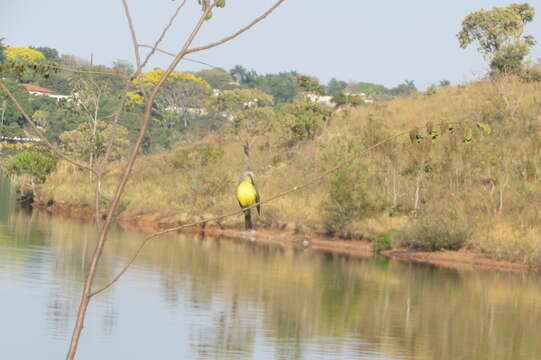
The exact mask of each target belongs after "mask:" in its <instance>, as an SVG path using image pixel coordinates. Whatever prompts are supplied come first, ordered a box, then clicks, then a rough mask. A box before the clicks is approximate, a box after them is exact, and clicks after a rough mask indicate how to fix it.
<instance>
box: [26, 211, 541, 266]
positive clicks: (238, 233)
mask: <svg viewBox="0 0 541 360" xmlns="http://www.w3.org/2000/svg"><path fill="white" fill-rule="evenodd" d="M33 207H34V208H35V209H37V210H39V211H45V212H47V213H49V214H51V215H54V216H63V217H70V218H78V219H84V220H89V221H91V220H93V219H94V209H93V208H91V207H90V206H78V205H74V204H68V203H62V202H49V203H44V202H36V203H34V204H33ZM208 217H211V216H210V215H206V216H205V217H200V218H194V217H190V216H188V215H185V214H179V215H175V216H164V215H162V214H159V213H150V214H134V213H130V212H128V211H124V212H122V213H120V214H119V216H118V217H117V221H116V223H117V225H118V226H120V227H122V228H126V229H137V230H141V231H144V232H147V233H151V232H155V231H160V230H165V229H168V228H173V227H177V226H180V225H183V224H189V223H193V222H197V221H200V220H202V219H203V218H208ZM242 227H243V223H242V219H241V217H240V215H239V216H238V217H232V218H229V219H228V220H227V221H221V222H215V221H210V222H208V223H204V224H202V225H200V226H193V227H187V228H185V229H183V230H181V231H186V232H199V233H204V234H205V235H209V236H212V237H218V238H225V239H231V240H244V241H248V242H255V243H257V244H268V245H274V246H282V247H294V248H299V249H306V250H311V251H317V252H325V253H331V254H335V255H339V256H347V257H351V258H368V257H371V256H374V251H373V249H372V242H371V241H370V240H369V239H364V240H361V239H352V240H344V239H340V238H336V237H328V236H325V235H324V234H322V233H318V232H317V231H310V229H309V228H306V227H305V228H300V227H295V226H292V225H291V224H290V225H289V227H288V226H279V225H278V224H274V226H265V225H264V224H260V227H259V230H258V231H256V232H248V231H245V230H243V228H242ZM378 254H379V255H380V256H384V257H388V258H391V259H395V260H399V261H407V262H416V263H424V264H432V265H436V266H441V267H445V268H452V269H456V270H459V271H472V270H491V271H504V272H521V273H541V267H540V266H532V265H528V264H523V263H515V262H510V261H501V260H494V259H490V258H486V257H483V256H481V255H479V254H477V253H475V252H472V251H469V250H466V249H461V250H459V251H449V250H443V251H435V252H428V251H416V250H412V249H390V250H383V251H381V252H379V253H378Z"/></svg>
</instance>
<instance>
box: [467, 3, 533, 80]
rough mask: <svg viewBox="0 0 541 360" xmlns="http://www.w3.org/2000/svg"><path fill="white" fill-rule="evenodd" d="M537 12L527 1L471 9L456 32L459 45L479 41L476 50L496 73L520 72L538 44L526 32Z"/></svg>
mask: <svg viewBox="0 0 541 360" xmlns="http://www.w3.org/2000/svg"><path fill="white" fill-rule="evenodd" d="M534 16H535V9H534V8H533V7H532V6H531V5H529V4H528V3H522V4H516V3H515V4H511V5H509V6H507V7H493V8H492V9H491V10H484V9H481V10H479V11H475V12H472V13H470V14H469V15H468V16H466V18H465V19H464V21H463V22H462V30H461V31H460V32H459V33H458V34H457V37H458V41H459V43H460V47H462V48H467V47H468V46H469V45H471V44H473V43H477V44H478V47H477V50H478V51H479V52H480V53H481V54H482V55H483V56H484V57H485V58H486V59H487V60H488V61H489V62H490V68H491V70H492V72H493V74H501V73H515V74H516V73H519V72H520V71H521V70H522V63H523V61H524V58H525V57H526V56H528V54H529V53H530V48H531V47H532V46H533V45H534V44H535V40H534V38H533V36H530V35H527V36H523V33H524V26H525V25H526V24H527V23H529V22H531V21H532V20H533V18H534Z"/></svg>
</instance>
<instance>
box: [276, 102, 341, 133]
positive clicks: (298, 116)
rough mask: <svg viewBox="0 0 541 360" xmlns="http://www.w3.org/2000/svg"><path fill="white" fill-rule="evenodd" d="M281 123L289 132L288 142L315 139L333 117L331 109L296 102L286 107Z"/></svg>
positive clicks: (309, 103) (282, 112)
mask: <svg viewBox="0 0 541 360" xmlns="http://www.w3.org/2000/svg"><path fill="white" fill-rule="evenodd" d="M281 115H282V116H281V119H282V120H281V123H282V126H283V127H284V128H285V129H286V131H287V132H288V137H289V139H288V140H292V141H302V140H308V139H313V138H314V137H315V136H316V135H317V134H318V133H319V131H320V130H321V128H322V126H323V124H324V123H325V122H326V121H327V120H328V118H329V117H330V116H331V115H332V110H330V109H329V108H327V107H325V106H323V105H319V104H316V103H312V102H304V101H296V102H294V103H291V104H287V105H284V106H283V107H282V110H281Z"/></svg>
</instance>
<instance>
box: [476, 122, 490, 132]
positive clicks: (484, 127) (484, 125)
mask: <svg viewBox="0 0 541 360" xmlns="http://www.w3.org/2000/svg"><path fill="white" fill-rule="evenodd" d="M477 127H478V128H479V129H481V130H483V131H484V132H485V134H487V135H490V134H491V133H492V128H491V127H490V125H489V124H487V123H484V122H480V121H479V122H477Z"/></svg>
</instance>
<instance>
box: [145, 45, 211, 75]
mask: <svg viewBox="0 0 541 360" xmlns="http://www.w3.org/2000/svg"><path fill="white" fill-rule="evenodd" d="M139 47H144V48H152V46H150V45H145V44H140V45H139ZM155 50H156V51H157V52H160V53H162V54H165V55H169V56H173V57H175V56H177V54H173V53H172V52H169V51H166V50H162V49H159V48H156V49H155ZM182 60H183V61H188V62H193V63H196V64H201V65H205V66H208V67H210V68H213V69H215V68H217V67H219V66H214V65H211V64H209V63H206V62H203V61H200V60H195V59H190V58H187V57H184V58H182Z"/></svg>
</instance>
